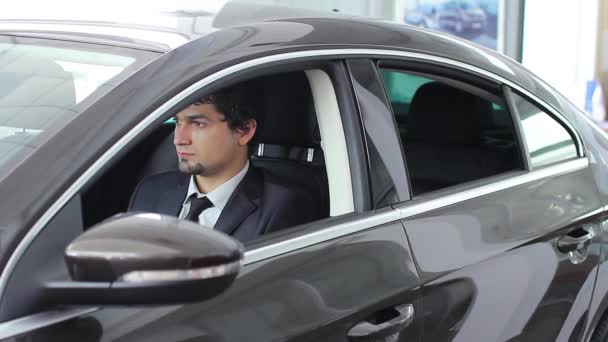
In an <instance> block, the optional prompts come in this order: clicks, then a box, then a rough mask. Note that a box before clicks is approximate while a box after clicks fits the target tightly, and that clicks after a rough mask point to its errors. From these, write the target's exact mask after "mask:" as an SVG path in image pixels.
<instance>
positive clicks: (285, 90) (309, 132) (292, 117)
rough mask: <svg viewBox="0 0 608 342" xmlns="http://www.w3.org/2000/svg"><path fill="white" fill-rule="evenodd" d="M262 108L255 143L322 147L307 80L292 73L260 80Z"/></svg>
mask: <svg viewBox="0 0 608 342" xmlns="http://www.w3.org/2000/svg"><path fill="white" fill-rule="evenodd" d="M259 84H260V86H261V87H263V90H264V91H263V99H262V103H261V104H262V106H261V107H260V111H261V113H260V119H259V121H260V122H259V123H258V130H257V132H256V134H255V137H254V139H253V140H254V142H255V143H264V144H275V145H283V146H300V147H319V145H320V138H319V133H318V127H317V118H316V115H315V111H314V103H313V99H312V93H311V90H310V85H309V83H308V79H307V77H306V75H305V74H304V73H303V72H292V73H284V74H278V75H272V76H267V77H263V78H261V79H259Z"/></svg>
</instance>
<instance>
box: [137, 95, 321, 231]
mask: <svg viewBox="0 0 608 342" xmlns="http://www.w3.org/2000/svg"><path fill="white" fill-rule="evenodd" d="M257 91H259V89H257V87H255V85H251V84H249V85H248V84H246V83H245V84H240V85H237V86H233V87H230V88H227V89H223V90H221V91H218V92H216V93H214V94H212V95H210V96H206V97H204V98H202V99H199V100H197V101H196V102H195V103H193V104H191V105H190V106H188V107H186V108H184V109H182V110H181V111H180V112H179V113H177V114H176V115H175V119H176V126H175V137H174V144H175V148H176V151H177V155H178V159H179V170H180V171H181V173H180V172H177V171H174V172H165V173H161V174H157V175H153V176H149V177H146V178H144V179H143V180H142V181H141V182H140V183H139V184H138V186H137V188H136V189H135V192H134V194H133V196H132V197H131V203H130V205H129V211H146V212H155V213H160V214H167V215H174V216H175V215H177V216H178V217H179V218H181V219H188V220H192V221H195V222H198V223H200V224H202V225H204V226H207V227H213V228H214V229H217V230H219V231H222V232H224V233H226V234H230V235H232V236H233V237H235V238H236V239H238V240H240V241H242V242H246V241H249V240H252V239H254V238H256V237H258V236H259V235H260V234H263V233H266V232H272V231H276V230H280V229H283V228H288V227H291V226H295V225H298V224H302V223H306V222H310V221H314V220H317V219H320V218H321V210H320V209H319V208H318V207H317V206H316V202H317V201H315V199H314V198H313V196H312V195H311V194H310V193H309V192H308V191H306V190H304V189H302V188H299V187H297V186H294V185H290V184H288V183H286V182H285V181H283V180H280V179H278V178H276V177H274V176H272V175H271V174H269V173H268V172H266V171H265V170H263V169H257V168H255V167H254V166H253V165H251V164H250V162H249V152H248V143H249V142H250V141H251V139H252V138H253V136H254V134H255V132H256V128H257V120H256V116H257V110H256V103H257V101H259V100H260V98H259V97H258V95H257V93H256V92H257Z"/></svg>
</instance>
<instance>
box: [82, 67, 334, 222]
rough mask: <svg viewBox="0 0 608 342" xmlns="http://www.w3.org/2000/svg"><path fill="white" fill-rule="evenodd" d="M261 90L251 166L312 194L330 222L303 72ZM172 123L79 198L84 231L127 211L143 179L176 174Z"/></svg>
mask: <svg viewBox="0 0 608 342" xmlns="http://www.w3.org/2000/svg"><path fill="white" fill-rule="evenodd" d="M255 82H256V84H258V85H259V86H260V87H261V88H262V89H263V91H262V93H263V98H262V99H261V108H263V110H261V112H262V115H261V117H260V120H259V122H258V130H257V132H256V135H255V136H254V139H253V142H252V143H250V146H249V152H250V155H251V156H250V162H251V163H252V165H254V166H255V167H258V168H262V169H265V170H267V171H268V172H269V173H271V174H272V175H273V176H276V177H279V178H281V179H283V180H285V181H287V182H288V184H293V185H294V186H298V187H303V188H305V189H306V190H308V192H310V193H311V194H313V196H314V198H315V201H316V202H317V203H318V205H319V207H320V210H321V211H322V212H323V213H324V215H323V216H324V217H328V216H329V207H330V206H329V190H328V180H327V172H326V167H325V160H324V152H323V149H322V148H321V135H320V132H319V124H318V121H317V116H316V112H315V104H314V101H313V96H312V93H311V86H310V84H309V81H308V78H307V76H306V74H305V72H303V71H298V72H287V73H281V74H274V75H270V76H263V77H259V78H257V79H255ZM174 127H175V122H174V120H173V119H169V120H167V121H165V122H164V123H163V124H162V125H160V126H159V127H158V128H157V129H156V130H154V131H153V132H152V133H151V134H149V135H148V136H147V137H146V138H145V139H144V140H143V141H141V142H140V143H138V144H137V146H135V147H134V148H132V149H131V150H130V151H129V152H128V153H127V154H126V155H125V156H124V157H123V158H121V160H119V161H118V162H117V163H115V165H114V166H112V167H111V168H110V169H109V170H108V171H107V172H106V173H105V174H104V175H103V176H102V177H101V178H99V179H98V180H97V181H96V182H94V183H93V184H92V185H91V186H90V187H89V188H88V189H87V190H86V191H85V192H84V193H83V196H82V206H83V217H84V221H85V222H84V227H85V229H86V228H88V227H91V226H92V225H94V224H96V223H98V222H100V221H102V220H104V219H105V218H108V217H110V216H112V215H115V214H117V213H121V212H125V211H127V208H128V204H129V199H130V196H131V194H132V192H133V190H134V188H135V186H136V185H137V183H138V182H139V181H140V180H141V179H142V178H144V177H146V176H150V175H153V174H157V173H162V172H166V171H171V170H177V165H178V164H177V160H178V159H177V155H176V152H175V147H174V145H173V130H174Z"/></svg>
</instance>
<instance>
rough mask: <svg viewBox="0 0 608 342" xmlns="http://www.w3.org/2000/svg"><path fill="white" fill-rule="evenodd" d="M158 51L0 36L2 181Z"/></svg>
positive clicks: (0, 170)
mask: <svg viewBox="0 0 608 342" xmlns="http://www.w3.org/2000/svg"><path fill="white" fill-rule="evenodd" d="M156 56H158V54H157V53H153V52H147V51H139V50H132V49H126V48H119V47H111V46H107V45H104V46H100V45H94V44H86V43H80V42H70V41H58V40H52V39H38V38H26V37H15V36H0V178H1V177H2V176H4V175H5V174H6V173H7V172H8V171H6V170H7V169H8V167H9V166H15V165H16V164H18V163H20V162H21V161H23V160H25V159H26V158H27V156H28V155H29V154H31V153H32V152H33V151H35V150H36V149H37V148H38V147H39V146H41V144H43V143H44V142H45V141H47V140H48V139H49V138H50V137H51V136H53V135H54V134H56V133H57V132H59V131H60V130H61V128H63V127H64V126H65V125H67V124H68V123H69V122H70V121H71V120H73V119H74V118H75V117H77V116H78V115H79V114H80V113H81V112H82V111H83V110H84V109H85V108H86V107H88V105H90V104H91V103H92V102H93V101H94V100H95V99H97V98H98V97H99V96H100V95H101V94H103V93H105V92H107V91H108V90H109V89H111V88H113V87H114V86H115V85H116V84H118V83H119V82H120V81H121V80H123V79H124V78H125V77H127V76H128V75H129V74H131V73H132V72H133V71H134V70H136V69H137V68H139V67H141V66H142V65H143V64H145V63H147V62H149V61H150V60H152V59H154V58H155V57H156Z"/></svg>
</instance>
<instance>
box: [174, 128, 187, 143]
mask: <svg viewBox="0 0 608 342" xmlns="http://www.w3.org/2000/svg"><path fill="white" fill-rule="evenodd" d="M173 133H174V135H173V144H175V145H188V144H190V134H189V130H188V128H187V127H185V125H183V124H181V125H175V131H174V132H173Z"/></svg>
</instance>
